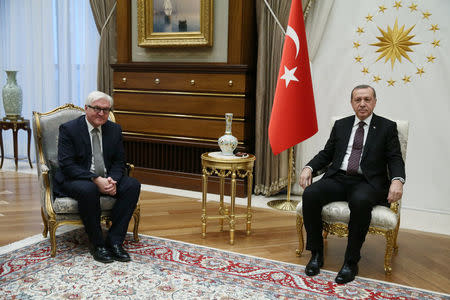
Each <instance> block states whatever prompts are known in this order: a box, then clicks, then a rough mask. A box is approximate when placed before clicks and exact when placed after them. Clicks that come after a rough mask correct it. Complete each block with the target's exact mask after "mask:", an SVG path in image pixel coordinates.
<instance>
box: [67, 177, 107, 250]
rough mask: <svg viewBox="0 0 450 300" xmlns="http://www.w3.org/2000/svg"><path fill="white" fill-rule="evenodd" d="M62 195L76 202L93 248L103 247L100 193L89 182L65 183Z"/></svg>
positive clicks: (75, 181)
mask: <svg viewBox="0 0 450 300" xmlns="http://www.w3.org/2000/svg"><path fill="white" fill-rule="evenodd" d="M63 191H64V193H65V194H66V195H67V196H69V197H71V198H74V199H75V200H77V201H78V210H79V212H80V216H81V220H82V221H83V224H84V227H85V229H86V232H87V234H88V236H89V240H90V241H91V243H92V245H93V246H103V245H104V241H103V236H102V228H101V226H100V213H101V210H100V192H99V190H98V188H97V186H96V185H95V183H93V182H92V181H90V180H73V181H66V182H64V185H63Z"/></svg>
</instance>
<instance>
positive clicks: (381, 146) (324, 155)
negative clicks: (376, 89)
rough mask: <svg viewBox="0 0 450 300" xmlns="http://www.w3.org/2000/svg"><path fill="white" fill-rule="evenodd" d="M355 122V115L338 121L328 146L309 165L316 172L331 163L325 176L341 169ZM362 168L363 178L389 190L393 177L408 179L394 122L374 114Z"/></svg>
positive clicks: (365, 146)
mask: <svg viewBox="0 0 450 300" xmlns="http://www.w3.org/2000/svg"><path fill="white" fill-rule="evenodd" d="M354 121H355V116H354V115H353V116H350V117H346V118H343V119H340V120H337V121H336V122H335V124H334V126H333V129H332V131H331V134H330V138H329V139H328V141H327V143H326V145H325V148H324V149H323V150H322V151H320V152H319V153H318V154H317V155H316V156H315V157H314V158H313V159H312V160H311V161H310V162H309V163H308V164H307V165H308V166H310V167H312V168H313V170H314V171H317V170H320V169H322V168H324V167H326V166H328V165H329V168H328V170H327V172H326V173H325V175H324V178H326V177H329V176H332V175H334V174H336V172H337V171H338V170H339V169H340V167H341V164H342V161H343V159H344V156H345V151H346V149H347V146H348V142H349V139H350V134H351V131H352V126H353V124H354ZM360 167H361V170H362V172H363V174H364V177H365V178H366V179H367V181H368V182H369V183H370V184H371V185H372V186H373V187H375V188H376V189H382V190H385V191H387V190H388V189H389V185H390V180H391V179H392V178H394V177H402V178H404V179H406V176H405V164H404V162H403V159H402V154H401V150H400V142H399V139H398V132H397V124H396V123H395V122H393V121H391V120H388V119H386V118H383V117H380V116H377V115H375V114H373V116H372V120H371V122H370V124H369V132H368V134H367V140H366V143H365V145H364V149H363V153H362V157H361V163H360ZM387 170H388V171H389V172H388V171H387Z"/></svg>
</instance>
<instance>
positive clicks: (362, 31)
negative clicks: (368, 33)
mask: <svg viewBox="0 0 450 300" xmlns="http://www.w3.org/2000/svg"><path fill="white" fill-rule="evenodd" d="M356 32H357V33H358V34H361V33H364V28H362V27H358V29H356Z"/></svg>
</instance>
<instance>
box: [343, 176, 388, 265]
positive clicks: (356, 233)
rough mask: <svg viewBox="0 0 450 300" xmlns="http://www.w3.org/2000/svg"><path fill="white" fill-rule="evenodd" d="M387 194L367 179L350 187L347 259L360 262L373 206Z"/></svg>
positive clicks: (383, 199)
mask: <svg viewBox="0 0 450 300" xmlns="http://www.w3.org/2000/svg"><path fill="white" fill-rule="evenodd" d="M386 197H387V195H386V194H385V193H383V192H379V191H377V190H375V189H374V188H373V187H372V186H371V185H370V184H369V183H367V181H365V180H363V179H362V180H361V181H360V182H359V183H357V184H355V185H353V186H352V188H350V190H349V194H348V206H349V208H350V221H349V224H348V242H347V249H346V251H345V260H346V261H347V262H350V263H354V264H356V263H358V261H359V259H360V258H361V255H360V251H361V247H362V245H363V243H364V241H365V239H366V235H367V232H368V231H369V226H370V221H371V219H372V208H373V207H374V206H375V205H377V204H380V203H382V202H383V201H385V200H386Z"/></svg>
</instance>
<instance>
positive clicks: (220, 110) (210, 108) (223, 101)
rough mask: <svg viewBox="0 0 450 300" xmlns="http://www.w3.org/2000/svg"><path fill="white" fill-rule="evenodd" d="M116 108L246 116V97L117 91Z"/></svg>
mask: <svg viewBox="0 0 450 300" xmlns="http://www.w3.org/2000/svg"><path fill="white" fill-rule="evenodd" d="M114 109H115V110H117V111H134V112H159V113H172V114H187V115H198V116H217V117H224V114H225V113H228V112H229V113H233V117H234V118H244V116H245V98H238V97H210V96H196V95H172V94H168V95H165V94H146V93H139V92H136V93H134V92H133V93H127V92H115V93H114Z"/></svg>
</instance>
